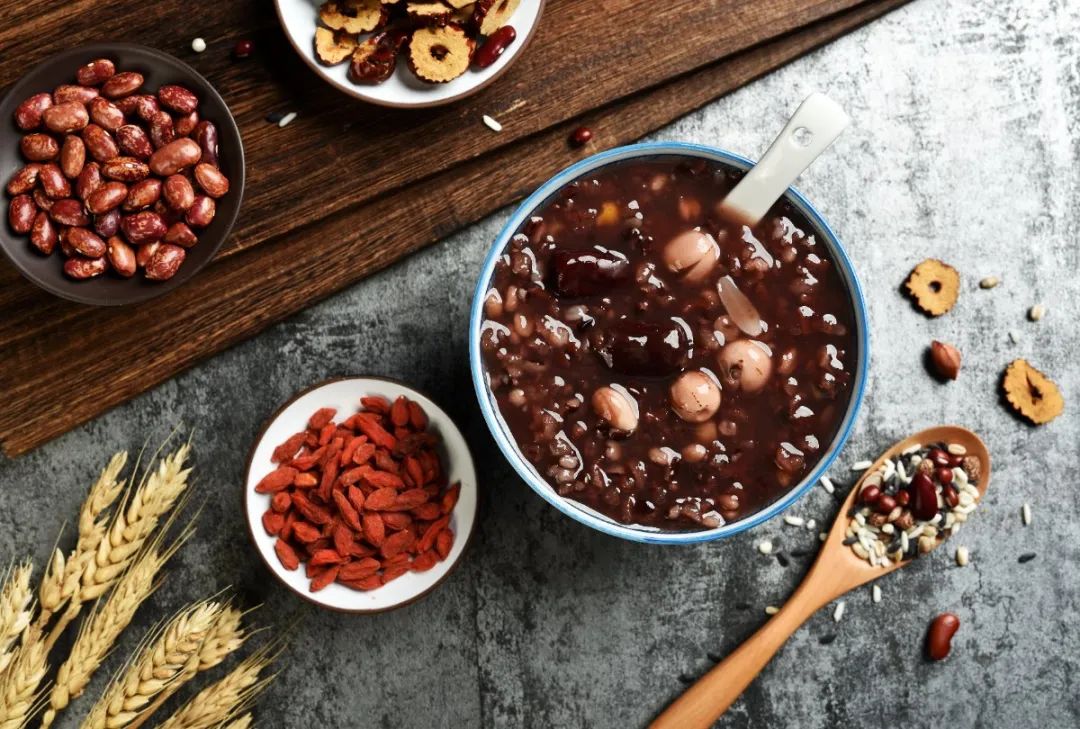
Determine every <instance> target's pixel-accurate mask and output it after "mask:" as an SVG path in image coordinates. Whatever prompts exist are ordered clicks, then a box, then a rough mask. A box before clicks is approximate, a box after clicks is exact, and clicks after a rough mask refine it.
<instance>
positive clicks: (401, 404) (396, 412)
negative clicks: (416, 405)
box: [390, 395, 409, 428]
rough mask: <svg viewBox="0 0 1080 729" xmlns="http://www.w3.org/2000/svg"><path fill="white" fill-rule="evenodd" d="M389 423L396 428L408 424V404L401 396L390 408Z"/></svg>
mask: <svg viewBox="0 0 1080 729" xmlns="http://www.w3.org/2000/svg"><path fill="white" fill-rule="evenodd" d="M390 422H391V423H393V424H394V425H395V426H397V427H398V428H400V427H401V426H403V425H405V424H406V423H408V422H409V404H408V401H407V400H406V399H405V397H404V396H403V395H399V396H398V399H397V400H394V404H393V405H392V406H391V407H390Z"/></svg>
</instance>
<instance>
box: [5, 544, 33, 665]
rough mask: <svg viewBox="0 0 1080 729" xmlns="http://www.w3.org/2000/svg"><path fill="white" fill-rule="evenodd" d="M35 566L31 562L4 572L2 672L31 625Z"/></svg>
mask: <svg viewBox="0 0 1080 729" xmlns="http://www.w3.org/2000/svg"><path fill="white" fill-rule="evenodd" d="M32 572H33V565H31V564H30V562H29V561H25V562H22V563H21V564H19V565H17V566H10V565H9V566H8V568H7V569H6V570H4V577H3V581H4V586H3V588H0V671H3V670H4V668H6V667H7V665H8V663H10V662H11V659H12V657H13V656H14V655H15V653H14V651H13V650H11V646H12V644H13V643H14V642H15V639H16V638H18V637H19V634H20V633H22V632H23V629H24V628H26V626H27V625H29V624H30V617H31V616H32V614H33V610H32V608H31V606H30V600H31V598H32V597H33V593H32V592H31V590H30V574H31V573H32Z"/></svg>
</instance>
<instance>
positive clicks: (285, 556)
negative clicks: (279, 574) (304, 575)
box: [274, 539, 300, 571]
mask: <svg viewBox="0 0 1080 729" xmlns="http://www.w3.org/2000/svg"><path fill="white" fill-rule="evenodd" d="M274 552H275V553H276V554H277V557H278V559H279V560H281V566H282V567H284V568H285V569H287V570H290V571H291V570H294V569H296V568H297V567H299V566H300V558H299V557H297V556H296V551H295V550H294V549H293V548H292V547H290V546H289V544H288V542H285V541H282V540H281V539H279V540H277V541H276V542H274Z"/></svg>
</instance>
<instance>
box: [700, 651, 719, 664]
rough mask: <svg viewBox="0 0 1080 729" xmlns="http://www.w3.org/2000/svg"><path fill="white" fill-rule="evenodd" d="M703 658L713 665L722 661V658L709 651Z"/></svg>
mask: <svg viewBox="0 0 1080 729" xmlns="http://www.w3.org/2000/svg"><path fill="white" fill-rule="evenodd" d="M705 657H706V658H708V659H709V660H710V661H712V662H713V663H719V662H720V661H722V660H724V657H723V656H721V655H718V654H716V653H712V652H711V651H710V652H709V653H706V654H705Z"/></svg>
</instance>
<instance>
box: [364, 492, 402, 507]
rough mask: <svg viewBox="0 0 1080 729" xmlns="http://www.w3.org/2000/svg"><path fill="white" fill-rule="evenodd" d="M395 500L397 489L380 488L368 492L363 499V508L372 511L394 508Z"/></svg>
mask: <svg viewBox="0 0 1080 729" xmlns="http://www.w3.org/2000/svg"><path fill="white" fill-rule="evenodd" d="M396 502H397V491H395V490H394V489H392V488H381V489H379V490H378V491H374V492H372V493H370V494H368V497H367V498H366V499H365V500H364V508H365V509H371V510H372V511H384V510H387V509H392V508H394V504H395V503H396Z"/></svg>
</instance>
